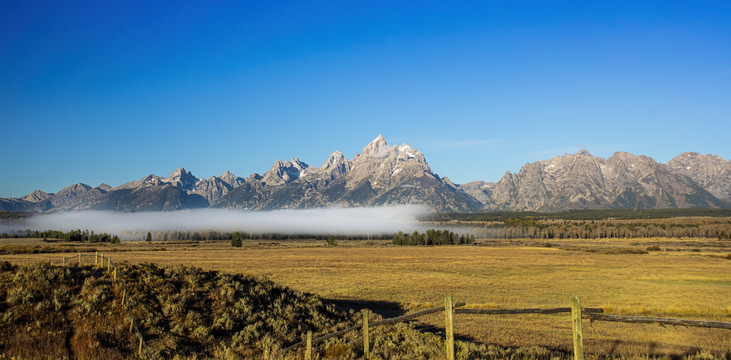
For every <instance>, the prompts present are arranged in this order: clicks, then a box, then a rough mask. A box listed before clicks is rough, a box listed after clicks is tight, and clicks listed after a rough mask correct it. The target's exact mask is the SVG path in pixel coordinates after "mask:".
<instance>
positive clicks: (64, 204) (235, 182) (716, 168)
mask: <svg viewBox="0 0 731 360" xmlns="http://www.w3.org/2000/svg"><path fill="white" fill-rule="evenodd" d="M730 164H731V163H730V162H728V161H725V160H723V159H722V158H720V157H718V156H713V155H710V154H709V155H705V156H704V155H700V154H697V153H683V154H681V155H679V156H678V157H676V158H674V159H673V160H671V161H670V162H668V164H662V163H658V162H656V161H655V160H653V159H652V158H649V157H647V156H636V155H633V154H629V153H625V152H617V153H615V154H614V155H612V156H611V157H609V158H607V159H603V158H599V157H595V156H592V155H591V154H590V153H589V152H588V151H585V150H582V151H580V152H578V153H576V154H566V155H563V156H557V157H554V158H552V159H550V160H543V161H539V162H535V163H529V164H525V165H524V166H523V168H521V170H520V171H519V172H518V173H516V174H513V173H510V172H506V174H505V175H504V176H503V178H502V179H501V180H500V181H499V182H497V183H487V182H483V181H474V182H470V183H467V184H463V185H457V184H453V183H452V182H451V181H450V180H449V179H448V178H446V177H445V178H441V177H439V176H438V175H437V174H435V173H434V172H432V170H431V168H430V167H429V164H428V163H427V162H426V159H425V158H424V155H423V154H422V153H421V152H420V151H418V150H416V149H414V148H412V147H411V146H409V145H408V144H405V143H404V144H402V145H390V146H389V145H388V144H387V143H386V140H385V138H383V136H380V135H379V136H378V137H377V138H376V139H374V140H373V141H372V142H370V143H369V144H368V145H366V146H365V147H364V148H363V150H362V151H361V153H359V154H356V155H355V156H354V157H353V159H352V160H349V159H347V158H346V157H345V156H344V155H343V154H342V153H341V152H339V151H335V152H333V153H332V154H331V155H330V156H329V157H328V159H327V160H326V161H325V162H324V163H323V164H322V165H321V166H320V167H313V166H310V165H308V164H306V163H304V162H302V161H300V160H299V159H298V158H296V157H295V158H293V159H292V160H289V161H281V160H277V161H276V162H275V163H274V165H273V166H272V167H271V169H269V171H267V172H265V173H264V174H263V175H259V174H257V173H254V174H251V175H250V176H249V177H248V178H242V177H238V176H236V175H234V174H232V173H231V172H229V171H226V172H224V173H223V174H222V175H221V176H212V177H210V178H209V179H199V178H197V177H195V176H194V175H193V174H192V173H191V172H189V171H186V170H185V169H184V168H182V167H181V168H178V169H177V170H175V171H174V172H173V173H172V174H170V175H169V176H168V177H165V178H163V177H160V176H157V175H154V174H151V175H148V176H146V177H144V178H142V179H140V180H136V181H131V182H128V183H125V184H123V185H121V186H118V187H116V188H113V187H111V186H109V185H106V184H101V185H99V186H97V187H91V186H89V185H86V184H74V185H71V186H69V187H67V188H65V189H63V190H61V191H59V192H58V193H55V194H54V193H45V192H43V191H40V190H37V191H34V192H32V193H31V194H28V195H26V196H24V197H22V198H20V199H12V198H11V199H0V210H10V211H37V212H49V211H66V210H116V211H165V210H178V209H187V208H202V207H217V208H233V209H246V210H271V209H303V208H314V207H331V206H343V207H354V206H379V205H391V204H423V205H426V206H428V207H430V208H432V209H433V210H436V211H459V212H465V211H478V210H530V211H560V210H567V209H585V208H589V209H610V208H683V207H706V208H718V207H729V201H730V198H731V196H730V194H731V165H730Z"/></svg>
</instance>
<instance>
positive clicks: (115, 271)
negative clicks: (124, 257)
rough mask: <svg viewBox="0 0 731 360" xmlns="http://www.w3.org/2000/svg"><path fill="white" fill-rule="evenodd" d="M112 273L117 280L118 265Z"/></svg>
mask: <svg viewBox="0 0 731 360" xmlns="http://www.w3.org/2000/svg"><path fill="white" fill-rule="evenodd" d="M112 275H113V276H114V280H115V281H116V280H117V267H116V266H115V267H114V271H113V272H112Z"/></svg>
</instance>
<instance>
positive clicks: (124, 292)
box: [122, 289, 127, 306]
mask: <svg viewBox="0 0 731 360" xmlns="http://www.w3.org/2000/svg"><path fill="white" fill-rule="evenodd" d="M126 299H127V289H124V290H123V291H122V306H124V300H126Z"/></svg>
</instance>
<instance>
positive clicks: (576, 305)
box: [571, 296, 584, 360]
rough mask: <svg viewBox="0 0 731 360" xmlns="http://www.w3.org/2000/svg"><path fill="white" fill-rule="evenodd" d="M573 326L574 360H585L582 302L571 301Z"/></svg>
mask: <svg viewBox="0 0 731 360" xmlns="http://www.w3.org/2000/svg"><path fill="white" fill-rule="evenodd" d="M571 325H572V329H573V333H574V360H584V335H583V334H582V332H581V302H580V301H579V297H578V296H574V297H573V298H572V299H571Z"/></svg>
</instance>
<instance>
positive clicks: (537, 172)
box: [486, 150, 728, 211]
mask: <svg viewBox="0 0 731 360" xmlns="http://www.w3.org/2000/svg"><path fill="white" fill-rule="evenodd" d="M725 206H728V204H727V203H725V202H724V201H722V200H720V199H718V198H716V197H715V196H713V195H712V194H711V193H709V192H708V191H707V190H705V189H704V188H703V187H702V186H701V185H699V184H698V183H696V182H695V181H693V180H692V179H691V178H689V177H687V176H685V175H683V174H680V173H678V172H676V171H674V170H673V169H672V168H671V167H670V166H668V165H665V164H661V163H658V162H656V161H655V160H653V159H651V158H649V157H647V156H635V155H632V154H630V153H626V152H617V153H615V154H614V155H612V156H611V157H609V158H608V159H602V158H598V157H594V156H592V155H591V154H589V152H588V151H586V150H582V151H580V152H578V153H576V154H567V155H564V156H557V157H554V158H552V159H550V160H544V161H540V162H535V163H531V164H526V165H525V166H523V168H522V169H521V170H520V171H519V172H518V173H517V174H512V173H509V172H508V173H506V174H505V176H503V178H502V179H501V180H500V181H499V182H498V183H497V184H496V185H495V186H494V188H493V189H492V194H491V196H490V197H489V200H488V202H487V203H486V208H487V209H493V210H496V209H500V210H534V211H559V210H567V209H613V208H620V209H622V208H626V209H649V208H699V207H700V208H708V207H710V208H717V207H725Z"/></svg>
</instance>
